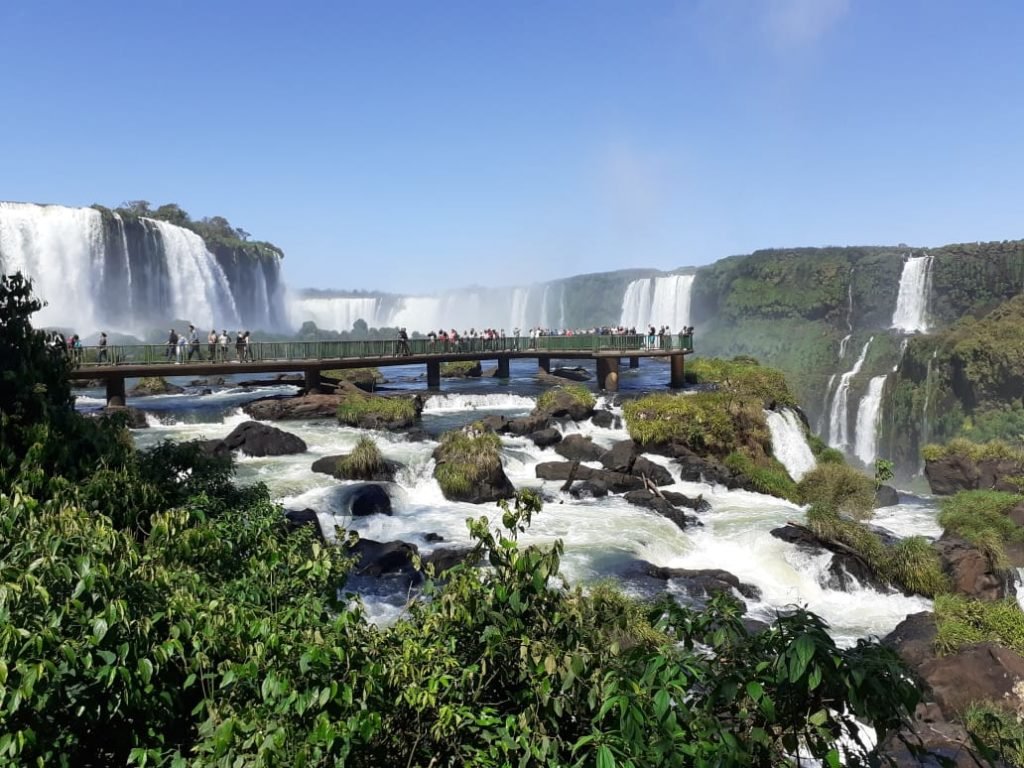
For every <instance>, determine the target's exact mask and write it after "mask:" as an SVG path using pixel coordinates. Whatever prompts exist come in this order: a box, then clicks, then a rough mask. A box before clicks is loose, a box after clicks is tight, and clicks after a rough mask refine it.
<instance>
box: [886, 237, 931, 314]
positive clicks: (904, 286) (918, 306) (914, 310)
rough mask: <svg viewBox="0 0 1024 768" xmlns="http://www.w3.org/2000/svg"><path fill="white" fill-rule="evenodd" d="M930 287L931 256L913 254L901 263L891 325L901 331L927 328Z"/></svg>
mask: <svg viewBox="0 0 1024 768" xmlns="http://www.w3.org/2000/svg"><path fill="white" fill-rule="evenodd" d="M931 287H932V257H931V256H930V255H929V256H914V257H911V258H908V259H907V260H906V261H905V262H904V263H903V272H902V273H901V274H900V287H899V293H898V294H897V296H896V311H895V312H893V315H892V327H893V328H895V329H896V330H898V331H902V332H903V333H924V332H925V331H927V330H928V298H929V295H930V294H931Z"/></svg>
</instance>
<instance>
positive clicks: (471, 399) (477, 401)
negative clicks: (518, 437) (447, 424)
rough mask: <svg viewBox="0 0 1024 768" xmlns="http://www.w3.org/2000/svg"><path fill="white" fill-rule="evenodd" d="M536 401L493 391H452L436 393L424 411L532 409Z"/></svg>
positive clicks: (424, 407)
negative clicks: (478, 393)
mask: <svg viewBox="0 0 1024 768" xmlns="http://www.w3.org/2000/svg"><path fill="white" fill-rule="evenodd" d="M535 405H536V401H534V399H533V398H532V397H523V396H522V395H510V394H506V393H492V394H486V395H469V394H461V393H452V394H448V395H434V396H433V397H431V398H430V399H429V400H427V402H426V404H425V405H424V406H423V412H424V413H452V412H457V411H480V410H491V409H494V410H508V411H532V410H533V407H534V406H535Z"/></svg>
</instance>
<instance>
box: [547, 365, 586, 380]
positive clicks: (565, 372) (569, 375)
mask: <svg viewBox="0 0 1024 768" xmlns="http://www.w3.org/2000/svg"><path fill="white" fill-rule="evenodd" d="M551 375H552V376H557V377H558V378H560V379H569V380H570V381H590V379H592V378H593V376H591V375H590V372H589V371H588V370H587V369H586V368H581V367H580V366H576V367H575V368H552V369H551Z"/></svg>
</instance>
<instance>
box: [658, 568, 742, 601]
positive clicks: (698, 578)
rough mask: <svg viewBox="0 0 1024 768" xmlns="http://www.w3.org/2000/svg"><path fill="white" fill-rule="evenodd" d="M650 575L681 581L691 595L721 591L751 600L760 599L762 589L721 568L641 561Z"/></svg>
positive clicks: (707, 595) (704, 595)
mask: <svg viewBox="0 0 1024 768" xmlns="http://www.w3.org/2000/svg"><path fill="white" fill-rule="evenodd" d="M641 563H642V566H643V567H644V571H645V573H646V574H647V575H648V576H651V577H653V578H656V579H662V580H665V581H668V580H669V579H673V580H676V581H679V582H680V583H681V584H680V585H681V586H682V588H683V590H684V591H685V592H686V593H687V594H689V595H690V596H691V597H705V598H706V597H710V596H712V595H715V594H718V593H720V592H725V593H727V594H735V593H739V594H740V595H742V596H743V597H745V598H747V599H749V600H760V599H761V590H760V589H758V588H757V587H756V586H755V585H753V584H748V583H746V582H745V581H740V579H739V577H738V576H736V575H735V574H732V573H729V571H724V570H722V569H720V568H701V569H689V568H663V567H662V566H658V565H652V564H651V563H647V562H643V561H641Z"/></svg>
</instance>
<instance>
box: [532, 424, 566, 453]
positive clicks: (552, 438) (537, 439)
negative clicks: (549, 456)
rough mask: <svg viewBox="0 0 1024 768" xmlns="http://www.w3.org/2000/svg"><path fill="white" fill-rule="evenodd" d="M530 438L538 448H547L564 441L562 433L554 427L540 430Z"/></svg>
mask: <svg viewBox="0 0 1024 768" xmlns="http://www.w3.org/2000/svg"><path fill="white" fill-rule="evenodd" d="M529 437H530V440H532V441H533V444H534V445H536V446H537V447H538V448H547V447H549V446H552V445H555V444H556V443H560V442H561V441H562V433H561V432H559V431H558V430H557V429H555V428H554V427H548V428H547V429H541V430H538V431H537V432H534V433H532V434H531V435H530V436H529Z"/></svg>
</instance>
